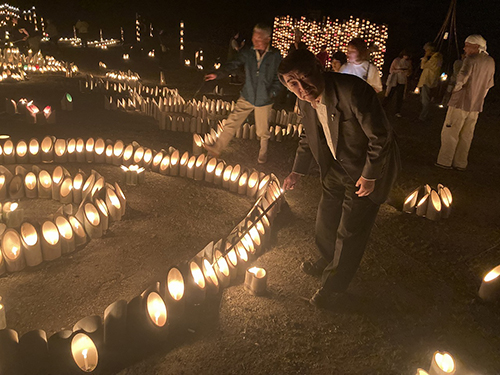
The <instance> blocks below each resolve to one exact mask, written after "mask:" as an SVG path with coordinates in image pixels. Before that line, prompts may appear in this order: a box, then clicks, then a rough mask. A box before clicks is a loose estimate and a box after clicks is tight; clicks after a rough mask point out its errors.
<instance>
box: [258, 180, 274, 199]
mask: <svg viewBox="0 0 500 375" xmlns="http://www.w3.org/2000/svg"><path fill="white" fill-rule="evenodd" d="M270 181H271V176H269V175H266V176H265V177H264V178H262V179H261V180H260V182H259V188H258V189H257V198H258V197H260V196H261V195H263V194H264V193H265V192H266V190H267V185H269V182H270Z"/></svg>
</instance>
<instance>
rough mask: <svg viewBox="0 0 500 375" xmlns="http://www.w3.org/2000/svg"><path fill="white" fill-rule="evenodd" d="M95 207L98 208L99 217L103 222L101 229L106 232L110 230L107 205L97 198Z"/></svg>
mask: <svg viewBox="0 0 500 375" xmlns="http://www.w3.org/2000/svg"><path fill="white" fill-rule="evenodd" d="M95 205H96V207H97V210H98V211H99V217H100V220H101V227H102V231H103V232H104V231H106V230H108V228H109V212H108V208H107V207H106V203H104V201H103V200H102V199H100V198H96V200H95Z"/></svg>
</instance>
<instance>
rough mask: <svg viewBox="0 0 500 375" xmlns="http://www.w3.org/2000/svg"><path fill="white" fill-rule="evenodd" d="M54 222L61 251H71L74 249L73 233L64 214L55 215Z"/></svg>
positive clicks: (64, 252) (65, 252)
mask: <svg viewBox="0 0 500 375" xmlns="http://www.w3.org/2000/svg"><path fill="white" fill-rule="evenodd" d="M54 222H55V224H56V226H57V230H58V231H59V235H60V241H61V253H62V254H67V253H71V252H72V251H74V250H75V235H74V233H73V228H72V227H71V224H70V223H69V221H68V220H67V219H66V218H65V217H64V216H57V217H56V218H55V219H54Z"/></svg>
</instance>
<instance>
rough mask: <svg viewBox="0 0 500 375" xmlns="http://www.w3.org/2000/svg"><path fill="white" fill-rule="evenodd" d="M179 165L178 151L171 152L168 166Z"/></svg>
mask: <svg viewBox="0 0 500 375" xmlns="http://www.w3.org/2000/svg"><path fill="white" fill-rule="evenodd" d="M177 163H179V150H175V151H174V152H172V155H170V165H174V166H175V165H176V164H177Z"/></svg>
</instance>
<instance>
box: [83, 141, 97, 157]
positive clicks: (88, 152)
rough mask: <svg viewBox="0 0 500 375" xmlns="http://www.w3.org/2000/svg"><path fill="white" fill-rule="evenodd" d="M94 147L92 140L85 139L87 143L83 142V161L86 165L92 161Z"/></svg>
mask: <svg viewBox="0 0 500 375" xmlns="http://www.w3.org/2000/svg"><path fill="white" fill-rule="evenodd" d="M94 146H95V140H94V138H89V139H87V142H85V160H86V161H87V163H92V162H93V161H94Z"/></svg>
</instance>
